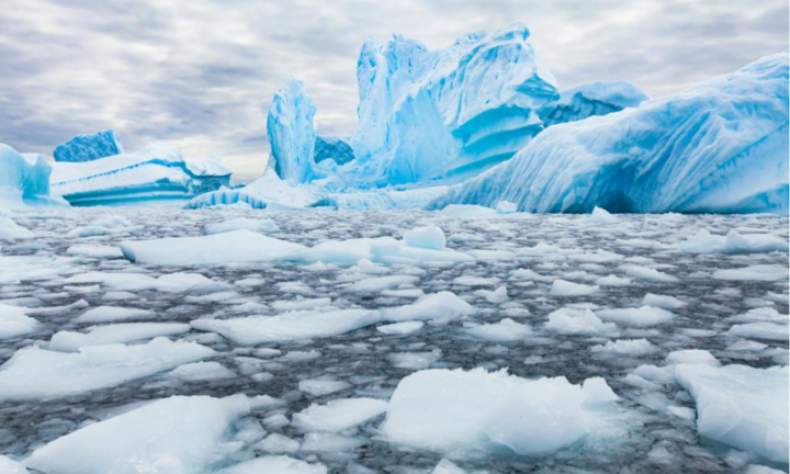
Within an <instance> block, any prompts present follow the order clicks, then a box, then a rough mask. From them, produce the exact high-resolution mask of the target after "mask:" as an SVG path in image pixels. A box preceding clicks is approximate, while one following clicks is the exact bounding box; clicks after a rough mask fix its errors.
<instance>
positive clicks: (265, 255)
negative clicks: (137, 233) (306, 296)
mask: <svg viewBox="0 0 790 474" xmlns="http://www.w3.org/2000/svg"><path fill="white" fill-rule="evenodd" d="M305 249H306V247H304V246H302V245H299V244H293V243H290V242H286V241H284V240H280V239H275V238H272V237H267V236H265V235H261V234H258V233H255V232H252V231H249V230H246V229H242V230H236V231H233V232H224V233H220V234H216V235H207V236H203V237H171V238H164V239H153V240H138V241H126V242H123V243H122V244H121V251H122V252H123V255H124V257H126V258H127V259H128V260H130V261H132V262H135V263H145V264H155V265H180V266H195V265H221V264H225V263H234V262H270V261H273V260H289V259H293V258H294V257H295V256H296V255H297V254H298V253H299V252H301V251H303V250H305Z"/></svg>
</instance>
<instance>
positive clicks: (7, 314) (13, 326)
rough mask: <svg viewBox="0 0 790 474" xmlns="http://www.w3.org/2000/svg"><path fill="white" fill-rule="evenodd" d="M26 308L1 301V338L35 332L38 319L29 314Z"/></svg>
mask: <svg viewBox="0 0 790 474" xmlns="http://www.w3.org/2000/svg"><path fill="white" fill-rule="evenodd" d="M26 312H27V311H26V309H25V308H19V307H17V306H11V305H7V304H3V303H0V339H10V338H12V337H20V336H24V335H25V334H27V333H30V332H33V330H34V329H35V328H36V326H37V325H38V321H36V320H35V319H33V318H31V317H30V316H27V315H26V314H25V313H26Z"/></svg>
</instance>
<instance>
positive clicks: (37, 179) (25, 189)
mask: <svg viewBox="0 0 790 474" xmlns="http://www.w3.org/2000/svg"><path fill="white" fill-rule="evenodd" d="M51 173H52V166H50V164H49V163H48V162H47V160H45V159H44V157H43V156H41V155H36V154H24V155H23V154H20V153H18V152H17V151H16V150H14V149H13V148H11V147H10V146H8V145H5V144H3V143H0V211H2V210H6V209H17V210H19V209H25V208H27V207H28V206H27V205H28V204H32V205H35V204H60V203H61V202H60V201H58V200H57V199H53V198H51V197H50V194H49V191H50V187H49V178H50V174H51Z"/></svg>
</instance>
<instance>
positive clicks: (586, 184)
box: [430, 53, 789, 214]
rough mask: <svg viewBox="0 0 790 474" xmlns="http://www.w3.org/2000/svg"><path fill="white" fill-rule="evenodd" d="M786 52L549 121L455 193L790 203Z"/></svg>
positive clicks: (617, 202) (627, 205)
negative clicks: (619, 107) (634, 103)
mask: <svg viewBox="0 0 790 474" xmlns="http://www.w3.org/2000/svg"><path fill="white" fill-rule="evenodd" d="M788 149H789V147H788V55H787V53H780V54H776V55H773V56H768V57H765V58H763V59H761V60H759V61H757V62H754V63H752V64H750V65H748V66H746V67H744V68H742V69H741V70H739V71H737V72H735V73H733V74H729V75H726V76H723V77H720V78H717V79H713V80H710V81H707V82H704V83H702V84H700V85H697V86H695V87H692V88H690V89H688V90H685V91H683V92H679V93H677V94H670V95H666V96H663V97H660V98H656V99H652V100H648V101H646V102H644V103H642V104H641V105H640V106H639V107H637V108H631V109H626V110H623V111H621V112H617V113H613V114H610V115H606V116H603V117H591V118H588V119H586V120H582V121H578V122H573V123H567V124H562V125H557V126H554V127H550V128H548V129H547V130H546V131H544V132H542V133H541V134H540V135H539V136H538V137H537V138H536V139H535V140H533V141H532V142H531V143H530V144H529V145H528V146H527V147H526V148H524V149H523V150H522V151H521V152H519V153H518V155H516V156H515V157H514V158H512V159H511V160H510V161H508V162H507V163H504V164H502V165H500V166H498V167H496V168H494V169H492V170H489V171H488V172H486V173H484V174H483V175H481V176H479V177H477V178H474V179H471V180H469V181H468V182H466V183H463V184H461V185H458V186H456V187H454V188H452V189H451V190H450V191H448V193H447V194H446V195H445V196H443V197H441V198H439V199H437V200H436V201H434V203H432V204H431V206H430V207H432V208H442V207H444V206H446V205H448V204H452V203H462V204H482V205H486V206H494V205H495V204H496V203H497V202H499V201H503V200H506V201H510V202H513V203H516V204H517V205H518V209H519V210H521V211H531V212H590V211H592V210H593V208H594V207H595V206H599V207H602V208H605V209H608V210H610V211H618V212H640V213H642V212H644V213H650V212H653V213H661V212H714V213H745V212H776V213H782V214H787V213H788V194H789V193H788V154H789V152H788Z"/></svg>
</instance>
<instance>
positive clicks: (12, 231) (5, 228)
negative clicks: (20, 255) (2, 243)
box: [0, 213, 36, 240]
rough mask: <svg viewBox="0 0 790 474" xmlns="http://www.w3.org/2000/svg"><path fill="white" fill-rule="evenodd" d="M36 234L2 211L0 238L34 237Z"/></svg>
mask: <svg viewBox="0 0 790 474" xmlns="http://www.w3.org/2000/svg"><path fill="white" fill-rule="evenodd" d="M35 237H36V234H34V233H33V231H31V230H30V229H27V228H25V227H22V226H21V225H19V224H17V223H16V222H14V220H13V219H11V218H10V217H8V216H4V215H2V213H0V240H22V239H33V238H35Z"/></svg>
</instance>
